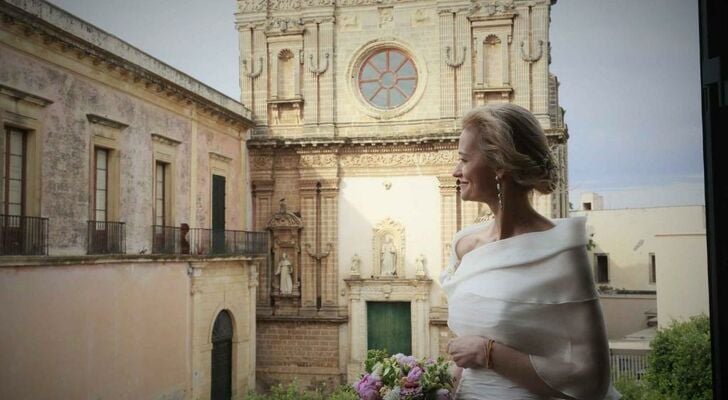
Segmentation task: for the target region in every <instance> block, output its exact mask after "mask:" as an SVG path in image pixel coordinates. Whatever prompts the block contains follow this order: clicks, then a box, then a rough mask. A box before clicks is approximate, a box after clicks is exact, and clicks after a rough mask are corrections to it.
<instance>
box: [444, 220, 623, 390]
mask: <svg viewBox="0 0 728 400" xmlns="http://www.w3.org/2000/svg"><path fill="white" fill-rule="evenodd" d="M553 222H554V224H555V226H554V227H553V228H552V229H549V230H547V231H543V232H532V233H526V234H522V235H518V236H514V237H511V238H507V239H503V240H499V241H496V242H491V243H488V244H485V245H483V246H480V247H477V248H475V249H473V250H472V251H470V252H469V253H467V254H465V256H464V257H463V259H462V260H461V262H460V265H459V266H458V267H457V270H455V269H454V265H455V264H456V262H457V258H456V254H455V248H456V247H455V246H456V244H457V242H458V240H459V239H460V238H461V237H463V236H465V235H467V234H470V233H472V232H475V231H477V230H481V229H485V228H486V227H487V226H488V225H487V224H488V223H486V224H478V225H473V226H471V227H468V228H466V229H464V230H462V231H460V232H458V233H457V234H456V235H455V237H454V239H453V243H452V249H453V250H452V252H451V253H452V255H451V258H450V267H449V268H448V270H446V271H445V272H444V273H443V274H442V276H441V282H442V288H443V289H444V291H445V292H446V293H447V296H448V303H449V318H448V326H449V327H450V329H451V330H452V331H453V332H454V333H455V334H456V335H457V336H464V335H481V336H486V337H490V338H493V339H494V340H496V341H497V342H499V343H503V344H505V345H507V346H510V347H512V348H514V349H517V350H519V351H521V352H524V353H526V354H529V355H530V359H531V364H532V365H533V368H534V369H535V370H536V373H538V375H539V376H540V377H541V378H542V379H543V381H544V382H545V383H546V384H548V385H549V386H551V387H552V388H553V389H555V390H557V391H559V392H561V393H563V394H566V395H568V396H570V397H573V398H575V399H579V400H581V399H584V400H600V399H618V398H619V397H620V396H619V393H617V392H616V391H615V390H614V389H613V388H611V387H610V378H609V348H608V342H607V338H606V333H605V329H604V320H603V318H602V311H601V307H600V305H599V298H598V296H597V292H596V290H595V288H594V283H593V282H594V281H593V279H592V273H591V268H590V266H589V259H588V256H587V252H586V232H585V218H570V219H561V220H554V221H553Z"/></svg>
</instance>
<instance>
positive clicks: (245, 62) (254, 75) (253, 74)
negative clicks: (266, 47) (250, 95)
mask: <svg viewBox="0 0 728 400" xmlns="http://www.w3.org/2000/svg"><path fill="white" fill-rule="evenodd" d="M242 63H243V74H245V76H247V77H248V78H250V79H255V78H257V77H259V76H260V74H261V73H262V72H263V64H264V63H265V61H263V57H259V58H258V69H257V70H256V68H255V60H253V57H250V69H248V60H245V59H244V60H243V62H242Z"/></svg>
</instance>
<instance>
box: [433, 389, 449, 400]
mask: <svg viewBox="0 0 728 400" xmlns="http://www.w3.org/2000/svg"><path fill="white" fill-rule="evenodd" d="M435 395H436V396H437V400H451V399H452V397H451V396H450V391H449V390H447V389H445V388H440V389H437V392H435Z"/></svg>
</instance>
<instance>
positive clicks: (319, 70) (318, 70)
mask: <svg viewBox="0 0 728 400" xmlns="http://www.w3.org/2000/svg"><path fill="white" fill-rule="evenodd" d="M308 60H309V64H308V70H309V71H310V72H311V73H312V74H314V75H316V77H318V76H319V75H321V74H323V73H324V72H326V70H327V69H329V53H328V52H326V53H324V62H325V64H324V66H323V67H322V66H321V62H320V61H319V62H317V63H316V66H315V67H314V66H313V54H309V55H308Z"/></svg>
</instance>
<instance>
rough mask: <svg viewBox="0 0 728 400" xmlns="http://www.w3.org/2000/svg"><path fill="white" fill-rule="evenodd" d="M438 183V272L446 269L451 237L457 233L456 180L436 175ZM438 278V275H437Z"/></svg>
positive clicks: (449, 176) (457, 199) (448, 176)
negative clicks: (439, 262) (439, 236)
mask: <svg viewBox="0 0 728 400" xmlns="http://www.w3.org/2000/svg"><path fill="white" fill-rule="evenodd" d="M437 179H438V181H439V182H440V235H441V238H442V239H441V240H442V258H441V264H440V265H441V268H440V272H441V271H443V270H444V269H445V268H447V264H448V262H449V260H450V252H451V251H455V249H452V248H451V242H452V237H453V235H455V232H457V225H458V224H457V202H459V201H460V199H459V198H458V197H457V196H458V193H457V180H456V179H455V178H454V177H453V176H451V175H438V177H437ZM438 276H439V273H438Z"/></svg>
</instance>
